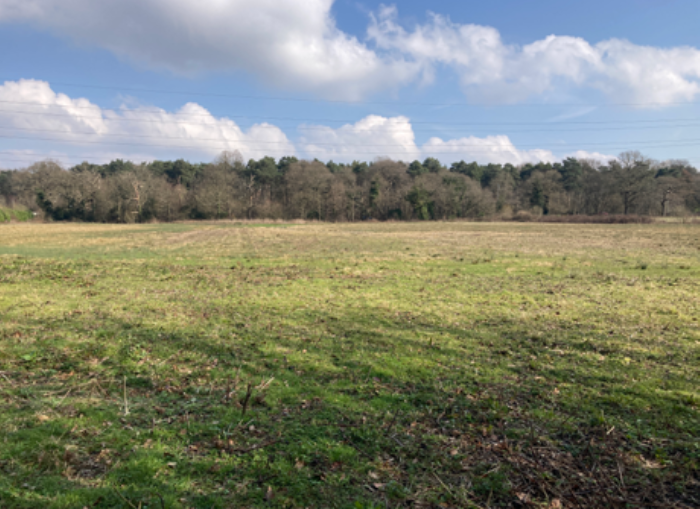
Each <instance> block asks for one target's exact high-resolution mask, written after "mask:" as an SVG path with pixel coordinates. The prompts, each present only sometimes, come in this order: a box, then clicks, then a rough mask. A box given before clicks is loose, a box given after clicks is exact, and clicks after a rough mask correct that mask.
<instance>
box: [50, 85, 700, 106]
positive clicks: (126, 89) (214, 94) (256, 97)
mask: <svg viewBox="0 0 700 509" xmlns="http://www.w3.org/2000/svg"><path fill="white" fill-rule="evenodd" d="M51 85H52V86H62V87H73V88H85V89H94V90H114V91H118V92H139V93H153V94H163V95H188V96H198V97H218V98H224V97H227V98H232V99H246V100H254V101H282V102H301V103H337V104H362V105H365V104H367V105H392V106H395V105H396V101H360V100H343V99H314V98H303V97H280V96H272V95H250V94H231V93H219V92H197V91H192V90H163V89H149V88H137V87H117V86H112V85H91V84H80V83H66V82H60V81H51ZM401 104H405V105H416V106H449V107H455V106H460V107H481V106H482V105H474V104H469V103H466V102H461V101H460V102H450V103H436V102H424V101H404V100H402V101H401ZM689 104H698V101H673V102H658V101H656V102H654V101H650V102H606V103H604V104H601V103H585V102H577V103H574V102H571V103H516V104H507V105H504V106H508V107H513V106H524V107H545V106H551V107H560V106H579V107H581V106H599V107H601V106H630V107H640V106H674V105H675V106H678V105H689ZM490 106H493V105H490Z"/></svg>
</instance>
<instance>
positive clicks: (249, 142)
mask: <svg viewBox="0 0 700 509" xmlns="http://www.w3.org/2000/svg"><path fill="white" fill-rule="evenodd" d="M0 129H4V130H15V131H29V132H47V133H55V134H65V135H73V136H76V135H78V136H99V137H102V138H110V137H134V136H137V137H138V138H139V139H145V138H149V139H156V140H187V141H192V142H197V141H206V142H219V143H241V144H245V145H248V146H249V145H253V146H257V145H281V146H288V145H292V142H291V141H254V140H247V139H237V138H227V137H225V136H224V137H219V138H201V137H183V136H153V135H141V134H136V135H135V134H133V133H107V134H102V133H95V132H80V131H78V132H76V131H65V130H57V129H35V128H24V127H5V126H0ZM557 132H559V131H557ZM0 137H2V138H17V139H36V140H44V141H56V142H68V143H77V144H85V143H92V144H102V145H125V144H126V145H132V144H133V145H136V144H134V143H114V142H112V141H109V140H104V141H92V142H89V141H85V140H74V139H73V140H71V139H68V140H66V139H55V138H52V139H46V138H35V137H18V136H8V135H1V136H0ZM679 141H688V142H700V139H687V140H661V141H660V142H662V143H676V142H679ZM444 143H445V144H447V143H449V142H444ZM625 143H626V144H645V145H648V144H650V143H652V144H653V143H659V140H651V141H649V140H643V141H627V142H625ZM305 144H306V145H312V146H329V147H336V146H338V145H339V143H337V142H333V143H324V142H318V143H315V142H309V141H306V142H305ZM565 144H567V145H574V144H575V145H576V146H596V147H600V146H606V145H619V144H620V143H619V142H587V143H565ZM138 145H142V146H159V145H153V144H148V145H146V144H138ZM160 146H164V147H170V148H173V147H175V148H176V147H177V145H160ZM342 146H343V147H352V148H357V147H359V148H364V147H403V148H406V146H407V144H403V143H378V144H368V143H361V144H357V145H350V144H343V145H342ZM459 146H460V147H469V146H475V147H485V146H492V147H503V144H502V143H482V142H475V143H468V144H466V143H462V144H460V145H459ZM518 146H519V147H528V148H540V147H541V144H539V143H538V144H520V145H518Z"/></svg>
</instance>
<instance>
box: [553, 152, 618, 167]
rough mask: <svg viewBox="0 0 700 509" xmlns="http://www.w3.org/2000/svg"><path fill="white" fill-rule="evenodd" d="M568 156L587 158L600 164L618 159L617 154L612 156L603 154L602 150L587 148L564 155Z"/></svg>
mask: <svg viewBox="0 0 700 509" xmlns="http://www.w3.org/2000/svg"><path fill="white" fill-rule="evenodd" d="M567 157H574V158H576V159H581V160H583V159H585V160H587V161H595V162H597V163H600V164H608V163H609V162H610V161H614V160H615V159H617V156H612V155H609V154H602V153H600V152H588V151H586V150H576V151H575V152H571V153H570V154H567V155H566V156H564V158H567Z"/></svg>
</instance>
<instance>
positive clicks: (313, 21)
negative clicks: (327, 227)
mask: <svg viewBox="0 0 700 509" xmlns="http://www.w3.org/2000/svg"><path fill="white" fill-rule="evenodd" d="M333 3H334V0H306V1H303V2H301V1H299V0H210V1H207V2H201V1H196V0H119V1H95V0H1V1H0V23H2V22H4V23H28V24H30V25H32V26H35V27H37V28H39V29H44V30H48V31H51V32H53V33H56V34H59V35H61V36H65V37H70V38H72V39H74V40H75V41H77V42H79V43H81V44H87V45H94V46H98V47H102V48H106V49H108V50H110V51H112V52H113V53H115V54H116V55H119V56H121V57H123V58H126V59H129V60H131V61H135V62H138V63H139V64H141V65H144V66H146V67H148V68H151V69H168V70H170V71H173V72H175V73H180V74H192V73H198V72H207V71H215V72H216V71H224V72H228V71H237V70H243V71H246V72H249V73H252V74H254V75H256V76H258V77H259V78H261V79H262V80H264V81H265V82H267V83H269V84H271V85H273V86H277V87H280V88H288V89H292V90H304V91H310V92H314V93H319V94H322V95H323V96H324V97H331V98H336V99H350V100H358V99H361V98H363V97H366V96H367V95H368V94H371V93H373V92H377V91H381V90H386V89H396V88H398V87H400V86H403V85H406V84H408V83H410V82H413V81H415V80H416V79H418V78H419V77H421V76H422V79H423V80H424V81H425V82H430V81H431V80H433V79H435V74H436V68H437V67H438V66H443V67H449V68H452V69H454V70H455V71H456V72H457V73H458V74H459V76H460V78H461V82H462V85H463V87H464V90H465V92H466V94H467V95H468V97H469V98H470V99H471V100H473V101H488V102H498V103H514V102H518V101H523V100H525V99H527V98H529V97H533V96H541V95H547V94H553V93H558V92H567V91H568V92H570V91H576V90H578V89H581V88H592V89H595V90H599V91H602V92H603V93H605V94H607V95H608V96H609V97H611V98H612V99H614V100H616V101H619V102H632V103H655V105H668V104H670V103H673V102H685V101H690V100H692V99H694V98H696V97H697V96H698V94H700V50H698V49H697V48H693V47H680V48H667V49H664V48H655V47H649V46H639V45H635V44H633V43H631V42H628V41H624V40H618V39H610V40H607V41H602V42H599V43H597V44H591V43H589V42H588V41H586V40H584V39H582V38H578V37H569V36H558V35H550V36H548V37H545V38H543V39H541V40H537V41H534V42H532V43H530V44H527V45H523V46H517V45H508V44H505V43H504V42H503V40H502V38H501V34H500V33H499V31H498V30H497V29H495V28H493V27H487V26H480V25H473V24H458V23H454V22H452V21H451V20H450V19H449V18H448V17H446V16H441V15H438V14H432V13H430V14H429V18H428V21H427V22H426V23H424V24H418V25H416V26H415V27H413V28H412V29H411V30H407V29H406V28H404V27H402V26H401V25H400V24H399V22H398V14H397V9H396V8H395V7H383V8H381V9H380V10H379V12H378V13H377V14H376V15H375V16H373V18H372V20H371V22H370V24H369V26H368V33H367V34H368V41H367V42H362V41H360V40H358V39H357V38H356V37H355V36H352V35H349V34H347V33H345V32H343V31H341V30H340V29H339V28H338V27H337V25H336V23H335V20H334V19H333V17H332V15H331V8H332V5H333Z"/></svg>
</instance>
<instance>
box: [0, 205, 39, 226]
mask: <svg viewBox="0 0 700 509" xmlns="http://www.w3.org/2000/svg"><path fill="white" fill-rule="evenodd" d="M33 218H34V214H33V213H32V211H30V210H25V209H11V208H7V207H0V223H9V222H10V221H29V220H31V219H33Z"/></svg>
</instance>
